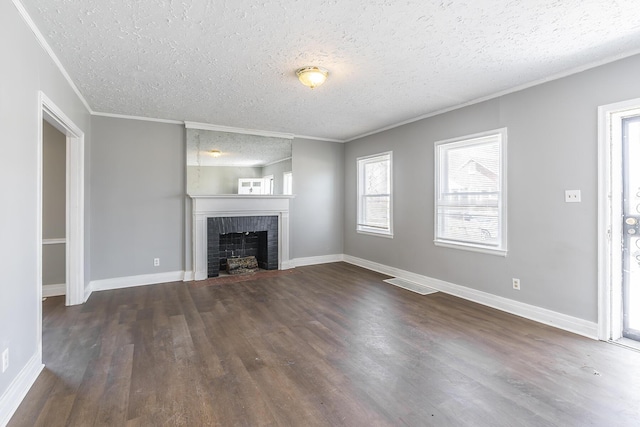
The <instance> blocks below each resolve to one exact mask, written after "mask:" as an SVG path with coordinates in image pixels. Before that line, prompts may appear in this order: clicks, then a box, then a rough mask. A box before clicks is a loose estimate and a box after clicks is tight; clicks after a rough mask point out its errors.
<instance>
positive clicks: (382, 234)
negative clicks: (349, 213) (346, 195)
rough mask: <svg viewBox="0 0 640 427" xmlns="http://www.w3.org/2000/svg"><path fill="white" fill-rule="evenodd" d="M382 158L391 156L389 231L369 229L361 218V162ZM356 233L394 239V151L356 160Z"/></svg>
mask: <svg viewBox="0 0 640 427" xmlns="http://www.w3.org/2000/svg"><path fill="white" fill-rule="evenodd" d="M382 156H389V189H390V192H389V229H388V230H380V229H378V228H374V227H369V226H366V225H362V224H360V218H361V209H362V207H361V206H362V204H361V200H360V199H361V195H362V185H363V183H362V182H361V180H360V162H361V161H366V160H369V159H374V158H378V157H382ZM356 193H357V200H356V232H357V233H358V234H365V235H369V236H378V237H386V238H389V239H393V151H385V152H383V153H377V154H372V155H369V156H362V157H358V158H357V159H356Z"/></svg>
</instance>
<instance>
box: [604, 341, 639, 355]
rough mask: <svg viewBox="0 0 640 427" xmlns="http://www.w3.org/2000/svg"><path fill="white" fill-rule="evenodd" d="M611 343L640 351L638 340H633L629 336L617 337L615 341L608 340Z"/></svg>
mask: <svg viewBox="0 0 640 427" xmlns="http://www.w3.org/2000/svg"><path fill="white" fill-rule="evenodd" d="M609 342H610V343H611V344H614V345H618V346H620V347H626V348H628V349H630V350H635V351H638V352H640V341H635V340H632V339H629V338H619V339H617V340H615V341H609Z"/></svg>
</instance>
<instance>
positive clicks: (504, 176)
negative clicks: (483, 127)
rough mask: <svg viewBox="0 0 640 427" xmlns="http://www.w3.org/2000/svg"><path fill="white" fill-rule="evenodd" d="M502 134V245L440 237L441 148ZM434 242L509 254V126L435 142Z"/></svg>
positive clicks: (437, 244)
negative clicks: (496, 245)
mask: <svg viewBox="0 0 640 427" xmlns="http://www.w3.org/2000/svg"><path fill="white" fill-rule="evenodd" d="M497 134H500V136H501V144H500V167H501V171H500V198H499V204H500V215H501V223H500V233H501V239H500V246H499V247H498V248H492V247H488V246H484V245H480V244H474V243H466V242H457V241H453V240H447V239H439V238H438V189H439V188H440V156H439V149H440V147H441V146H443V145H447V144H452V143H456V142H458V143H459V145H460V146H464V145H465V142H466V143H468V144H469V145H471V144H472V143H473V140H476V139H480V138H485V137H487V136H491V135H497ZM433 243H434V245H436V246H441V247H445V248H452V249H461V250H466V251H472V252H479V253H483V254H489V255H497V256H503V257H506V256H507V128H506V127H505V128H499V129H494V130H490V131H486V132H479V133H475V134H472V135H465V136H461V137H457V138H450V139H445V140H442V141H436V142H435V144H434V194H433Z"/></svg>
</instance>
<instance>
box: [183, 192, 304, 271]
mask: <svg viewBox="0 0 640 427" xmlns="http://www.w3.org/2000/svg"><path fill="white" fill-rule="evenodd" d="M189 197H190V198H191V211H192V217H193V223H192V227H191V229H192V240H191V241H192V243H193V248H192V251H193V252H192V254H193V256H192V259H193V270H192V271H193V279H194V280H204V279H206V278H207V218H215V217H232V216H277V217H278V270H286V269H289V268H293V264H292V263H291V260H290V259H289V201H290V200H291V199H292V198H293V197H294V196H258V195H255V196H253V195H236V194H230V195H192V194H189Z"/></svg>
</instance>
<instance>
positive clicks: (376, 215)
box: [357, 152, 393, 237]
mask: <svg viewBox="0 0 640 427" xmlns="http://www.w3.org/2000/svg"><path fill="white" fill-rule="evenodd" d="M357 162H358V226H357V231H358V232H360V233H372V234H378V235H383V236H387V237H392V236H393V221H392V210H393V209H392V208H393V203H392V194H391V193H392V164H391V162H392V155H391V152H387V153H381V154H376V155H374V156H368V157H360V158H358V159H357Z"/></svg>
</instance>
